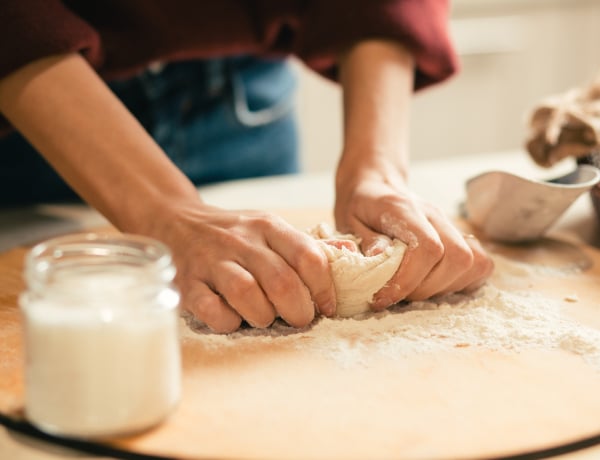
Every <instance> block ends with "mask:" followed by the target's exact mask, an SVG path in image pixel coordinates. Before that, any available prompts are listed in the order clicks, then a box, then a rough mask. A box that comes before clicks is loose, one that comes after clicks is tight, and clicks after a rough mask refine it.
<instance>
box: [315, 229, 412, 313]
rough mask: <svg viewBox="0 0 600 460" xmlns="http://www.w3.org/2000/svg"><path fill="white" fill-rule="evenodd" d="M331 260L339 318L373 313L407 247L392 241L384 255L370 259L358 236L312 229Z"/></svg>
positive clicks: (400, 242) (330, 230)
mask: <svg viewBox="0 0 600 460" xmlns="http://www.w3.org/2000/svg"><path fill="white" fill-rule="evenodd" d="M309 233H310V235H312V236H313V238H315V239H316V240H317V241H318V242H319V244H320V245H321V247H322V248H323V250H324V251H325V254H327V259H328V260H329V265H330V267H331V273H332V275H333V282H334V284H335V290H336V294H337V313H336V314H337V316H341V317H350V316H355V315H358V314H360V313H365V312H368V311H370V307H369V305H370V304H371V302H372V300H373V296H374V295H375V293H376V292H377V291H379V290H380V289H381V288H382V287H383V286H384V285H385V284H386V283H387V282H388V281H389V280H390V278H391V277H392V276H393V275H394V273H396V271H397V270H398V267H399V266H400V263H401V262H402V259H403V257H404V252H405V251H406V244H405V243H403V242H402V241H399V240H390V242H389V246H388V247H387V248H386V249H385V250H384V251H383V252H381V253H379V254H376V255H373V256H366V255H364V254H363V253H362V252H361V251H360V249H359V243H360V240H359V239H358V238H357V237H355V236H354V235H345V234H341V233H338V232H335V231H334V230H333V229H332V228H331V227H330V226H328V225H327V224H319V225H317V226H316V227H314V228H312V229H311V230H309Z"/></svg>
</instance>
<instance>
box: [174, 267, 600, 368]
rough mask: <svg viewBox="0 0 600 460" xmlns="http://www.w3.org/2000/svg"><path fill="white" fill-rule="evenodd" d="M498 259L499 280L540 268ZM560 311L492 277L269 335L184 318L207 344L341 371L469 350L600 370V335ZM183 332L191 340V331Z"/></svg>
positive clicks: (280, 326) (555, 302)
mask: <svg viewBox="0 0 600 460" xmlns="http://www.w3.org/2000/svg"><path fill="white" fill-rule="evenodd" d="M496 262H497V264H496V265H497V268H498V267H500V270H501V273H502V276H503V277H504V278H506V277H509V278H511V277H513V278H514V279H517V278H519V279H521V280H522V279H523V277H528V276H533V275H534V274H535V271H536V270H538V269H537V268H536V267H528V266H527V265H526V264H519V263H514V262H512V261H509V260H507V259H503V258H498V259H497V260H496ZM563 308H564V307H563V305H562V304H561V299H552V298H548V297H547V296H544V295H541V294H539V293H534V292H528V291H512V290H511V292H508V291H506V290H502V289H500V288H498V287H496V286H495V285H494V282H493V280H492V281H491V282H490V283H488V284H487V285H486V286H484V287H482V288H481V289H479V290H478V291H477V292H475V293H471V294H469V295H465V294H452V295H448V296H445V297H443V298H439V299H433V300H428V301H422V302H411V303H407V304H403V305H397V306H393V307H391V308H389V309H388V310H386V311H383V312H378V313H366V314H363V315H361V316H358V317H353V318H345V319H341V318H324V317H322V318H319V319H318V320H316V321H315V322H314V323H313V324H312V325H311V326H310V327H308V328H306V329H303V330H296V329H293V328H291V327H289V326H287V325H286V324H285V323H284V322H283V321H280V320H278V321H276V322H275V323H274V324H273V326H272V327H271V328H270V329H267V330H257V329H244V330H241V331H238V332H236V333H233V334H230V335H228V336H222V335H215V334H211V333H210V332H209V331H208V330H206V329H203V328H199V329H198V328H197V325H195V323H194V321H193V320H192V319H190V318H188V324H189V325H191V326H192V328H196V329H195V330H196V332H198V333H200V334H201V335H202V336H201V339H202V342H203V344H205V346H214V347H241V349H242V350H243V347H244V346H245V345H247V344H249V343H252V342H254V341H259V342H267V341H269V342H272V345H273V346H276V344H282V345H283V344H285V345H286V346H292V347H296V348H297V349H300V350H305V351H308V352H314V353H317V354H318V355H320V356H325V357H327V358H329V359H331V360H332V361H334V362H335V363H336V364H337V365H339V366H341V367H353V366H361V367H364V366H368V365H369V361H370V360H372V359H377V358H381V357H385V358H386V359H391V360H394V359H402V358H404V357H407V356H412V355H415V354H419V353H432V352H436V351H443V350H451V349H456V348H468V347H474V348H481V349H488V350H498V351H507V352H519V351H522V350H527V349H538V350H564V351H567V352H570V353H573V354H575V355H579V356H581V357H582V358H583V359H585V360H586V361H587V362H588V363H590V364H591V365H593V366H595V367H596V368H597V369H598V370H600V330H597V329H594V328H591V327H587V326H584V325H582V324H580V323H578V322H576V321H574V320H572V319H569V318H568V317H566V316H565V314H564V312H563V310H562V309H563ZM185 329H188V328H185ZM183 335H184V336H185V337H187V338H188V339H191V338H193V337H194V336H196V337H197V335H196V334H194V333H193V332H190V331H189V330H188V331H187V332H184V334H183ZM242 352H243V351H242Z"/></svg>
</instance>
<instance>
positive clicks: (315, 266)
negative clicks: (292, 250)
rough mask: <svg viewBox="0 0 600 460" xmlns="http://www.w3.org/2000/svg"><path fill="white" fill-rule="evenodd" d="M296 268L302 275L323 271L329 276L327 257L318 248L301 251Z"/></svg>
mask: <svg viewBox="0 0 600 460" xmlns="http://www.w3.org/2000/svg"><path fill="white" fill-rule="evenodd" d="M296 267H297V269H298V271H299V272H301V273H306V272H314V271H322V272H327V274H329V262H328V260H327V256H326V255H325V254H324V253H323V251H321V250H320V249H318V248H312V247H309V248H304V249H303V250H301V251H299V253H298V257H297V259H296Z"/></svg>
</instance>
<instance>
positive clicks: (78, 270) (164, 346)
mask: <svg viewBox="0 0 600 460" xmlns="http://www.w3.org/2000/svg"><path fill="white" fill-rule="evenodd" d="M174 276H175V268H174V266H173V263H172V259H171V255H170V252H169V250H168V249H167V248H166V247H165V246H164V245H162V244H161V243H159V242H157V241H154V240H151V239H148V238H143V237H138V236H133V235H124V234H107V235H99V234H83V235H73V236H66V237H60V238H55V239H51V240H48V241H45V242H43V243H41V244H38V245H37V246H35V247H34V248H32V249H31V251H30V252H29V253H28V255H27V258H26V262H25V279H26V283H27V289H26V290H25V291H24V292H23V294H22V295H21V298H20V305H21V309H22V312H23V317H24V325H25V352H26V365H25V412H26V416H27V418H28V420H29V421H30V422H31V423H32V424H34V425H36V426H37V427H38V428H40V429H42V430H44V431H46V432H49V433H53V434H57V435H66V436H76V437H97V436H110V435H118V434H127V433H134V432H137V431H140V430H143V429H146V428H149V427H151V426H153V425H156V424H157V423H159V422H161V421H162V420H163V419H164V418H165V417H166V416H167V415H168V414H169V413H170V412H171V411H172V410H173V408H174V407H175V405H176V404H177V402H178V400H179V397H180V379H181V362H180V348H179V340H178V314H177V306H178V303H179V293H178V292H177V290H176V289H175V288H174V286H173V285H172V281H173V277H174Z"/></svg>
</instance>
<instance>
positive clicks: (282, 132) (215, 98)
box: [0, 56, 299, 206]
mask: <svg viewBox="0 0 600 460" xmlns="http://www.w3.org/2000/svg"><path fill="white" fill-rule="evenodd" d="M109 85H110V87H111V89H112V90H113V91H114V92H115V94H116V95H117V96H118V97H119V98H120V99H121V100H122V101H123V103H124V104H125V105H126V106H127V107H128V109H129V110H130V111H131V112H132V113H133V114H134V115H135V116H136V118H137V119H138V120H139V121H140V122H141V124H142V125H143V126H144V128H145V129H146V130H147V131H148V133H150V135H151V136H152V137H153V138H154V139H155V140H156V142H157V143H158V144H159V145H160V146H161V147H162V148H163V150H164V151H165V152H166V153H167V155H168V156H169V157H170V158H171V159H172V161H173V162H174V163H175V164H176V165H177V166H178V167H179V168H180V169H181V170H182V171H183V172H184V173H185V174H186V175H187V176H188V177H189V178H190V179H191V180H192V182H194V183H195V184H196V185H201V184H207V183H210V182H216V181H224V180H231V179H240V178H247V177H257V176H267V175H275V174H290V173H295V172H298V170H299V161H298V150H299V149H298V132H297V126H296V116H295V112H294V105H293V100H294V99H293V98H294V90H295V87H296V77H295V75H294V73H293V71H292V69H291V68H290V65H289V63H287V62H285V61H281V60H266V59H256V58H252V57H245V56H241V57H235V58H225V59H211V60H198V61H187V62H180V63H171V64H167V65H165V66H162V67H159V68H151V69H149V70H146V71H145V72H143V73H142V74H140V75H138V76H136V77H134V78H131V79H127V80H121V81H113V82H111V83H110V84H109ZM123 154H126V152H123ZM77 199H78V197H77V195H76V194H75V192H74V191H73V190H71V189H70V188H69V186H68V185H67V184H65V183H64V182H63V181H62V179H61V178H60V177H59V176H58V175H57V174H56V173H55V172H54V171H53V169H52V168H51V167H50V166H49V165H48V164H47V163H46V161H45V160H44V159H43V158H42V156H41V155H39V154H38V153H37V152H36V151H35V150H34V149H33V148H32V147H31V146H30V145H29V144H28V143H27V141H25V140H24V139H23V138H22V137H21V136H20V135H19V134H18V133H16V132H15V133H12V134H10V135H9V136H7V137H5V138H2V139H0V205H4V206H11V205H22V204H28V203H36V202H56V201H70V200H77Z"/></svg>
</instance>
